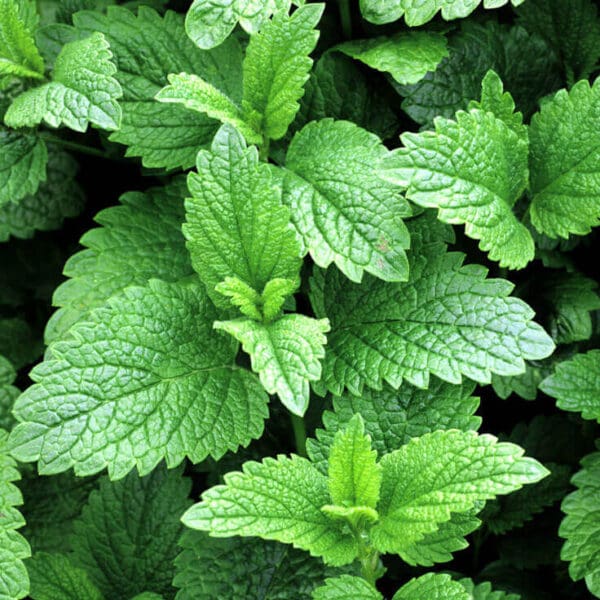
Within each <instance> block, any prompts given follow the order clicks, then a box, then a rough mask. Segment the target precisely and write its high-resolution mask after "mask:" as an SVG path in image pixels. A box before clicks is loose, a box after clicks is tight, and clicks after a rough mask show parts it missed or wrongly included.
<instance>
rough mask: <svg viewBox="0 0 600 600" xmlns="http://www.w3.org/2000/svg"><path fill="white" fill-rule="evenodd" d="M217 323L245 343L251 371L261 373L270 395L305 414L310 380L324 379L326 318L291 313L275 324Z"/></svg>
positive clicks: (245, 320)
mask: <svg viewBox="0 0 600 600" xmlns="http://www.w3.org/2000/svg"><path fill="white" fill-rule="evenodd" d="M214 326H215V329H220V330H223V331H226V332H227V333H229V334H230V335H232V336H233V337H234V338H235V339H236V340H238V341H239V342H241V343H242V348H243V349H244V352H247V353H248V354H249V355H250V358H251V361H252V370H253V371H255V372H256V373H258V374H259V376H260V381H261V383H262V384H263V386H264V388H265V389H266V390H267V392H269V394H277V395H278V396H279V399H280V400H281V402H282V403H283V405H284V406H285V407H286V408H287V409H288V410H290V411H291V412H292V413H294V414H296V415H299V416H302V415H304V413H305V412H306V409H307V408H308V401H309V397H310V387H309V381H318V380H319V379H320V378H321V359H322V358H323V357H324V356H325V349H324V345H325V344H326V343H327V338H326V337H325V335H324V334H325V333H327V332H328V331H329V321H328V320H327V319H320V320H316V319H311V318H310V317H306V316H304V315H298V314H289V315H283V316H282V317H281V318H279V319H277V320H276V321H273V322H272V323H259V322H257V321H254V320H252V319H237V320H234V321H216V322H215V324H214Z"/></svg>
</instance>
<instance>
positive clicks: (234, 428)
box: [11, 280, 268, 479]
mask: <svg viewBox="0 0 600 600" xmlns="http://www.w3.org/2000/svg"><path fill="white" fill-rule="evenodd" d="M157 307H160V310H157ZM216 318H217V313H216V311H215V309H214V307H213V306H212V305H211V303H210V301H209V300H208V298H207V296H206V295H205V292H204V290H203V288H202V286H200V285H199V284H197V283H195V282H193V281H192V282H188V283H179V284H169V283H164V282H161V281H159V280H152V281H150V283H149V285H148V286H146V287H129V288H126V289H125V290H124V291H123V292H122V293H120V294H119V295H116V296H113V297H112V298H111V299H110V300H109V301H108V302H107V303H106V304H105V305H104V306H103V307H102V308H99V309H98V310H96V311H94V312H92V313H91V315H90V316H89V320H87V321H83V322H80V323H78V324H77V325H75V326H74V327H73V328H72V329H71V330H70V333H71V334H72V335H71V336H70V337H69V339H68V340H66V341H61V342H56V343H54V344H53V345H52V346H51V347H50V352H51V355H52V356H53V357H55V358H53V359H52V360H47V361H45V362H43V363H42V364H40V365H38V366H37V367H36V368H35V369H34V370H33V371H32V373H31V376H32V378H33V379H34V380H35V381H37V382H38V383H37V384H36V385H34V386H32V387H30V388H28V390H27V392H26V393H25V394H22V395H21V397H20V399H19V400H18V402H17V404H16V406H15V416H16V417H17V419H19V420H20V421H22V423H21V424H19V425H17V427H16V428H15V429H14V430H13V432H12V437H11V445H12V448H13V452H14V454H15V456H16V457H20V458H21V459H22V460H24V461H27V462H31V461H34V460H37V461H39V464H38V468H39V471H40V473H48V474H52V473H59V472H61V471H65V470H66V469H68V468H69V467H71V466H73V467H74V468H75V472H76V473H77V474H80V475H88V474H92V473H96V472H98V471H100V470H101V469H103V468H104V467H106V466H108V471H109V474H110V476H111V477H112V478H115V479H117V478H121V477H123V476H125V475H126V474H127V473H128V472H129V471H130V470H131V468H132V467H133V466H137V467H138V470H139V472H140V474H145V473H148V472H150V471H151V470H152V469H153V468H154V467H155V466H156V464H157V463H158V462H159V461H160V460H161V459H163V458H166V460H167V464H168V465H169V466H175V465H177V464H179V463H180V462H181V461H182V460H183V459H184V457H186V456H188V457H189V458H190V459H191V460H192V461H194V462H198V461H200V460H203V459H204V458H206V457H207V456H209V455H211V456H213V457H215V458H217V459H218V458H220V457H221V456H222V455H223V454H224V453H225V452H226V451H227V450H235V449H236V448H237V447H238V446H240V445H246V444H248V443H249V442H250V440H251V439H253V438H256V437H259V436H260V434H261V433H262V430H263V421H264V419H265V417H266V416H267V407H266V405H267V401H268V398H267V396H266V394H265V393H264V391H263V390H262V387H261V385H260V383H259V381H258V379H257V378H255V376H254V375H253V374H251V373H249V372H248V371H246V370H244V369H240V368H239V367H236V366H235V365H234V359H235V355H236V351H237V344H235V343H234V341H233V340H231V341H230V340H229V339H228V338H227V337H225V336H222V335H219V334H216V333H215V332H214V331H213V329H212V323H213V321H214V320H215V319H216ZM215 399H218V402H216V401H215Z"/></svg>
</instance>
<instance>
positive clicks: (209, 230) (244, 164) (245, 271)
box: [183, 125, 301, 305]
mask: <svg viewBox="0 0 600 600" xmlns="http://www.w3.org/2000/svg"><path fill="white" fill-rule="evenodd" d="M188 187H189V190H190V193H191V195H192V197H191V198H188V199H187V200H186V203H185V208H186V215H187V223H186V224H185V225H184V227H183V231H184V234H185V236H186V238H187V240H188V249H189V251H190V254H191V256H192V264H193V265H194V268H195V269H196V271H197V272H198V273H199V275H200V279H201V280H202V281H203V282H204V283H205V284H206V286H207V288H208V292H209V294H210V296H211V298H213V299H214V301H215V302H217V303H218V304H220V305H225V304H224V299H223V297H222V296H221V295H220V294H218V293H216V292H215V291H214V288H215V286H216V285H217V284H218V283H220V282H221V281H223V280H224V279H225V278H226V277H229V276H235V277H237V278H238V279H240V280H241V281H242V282H244V283H247V284H248V285H250V286H251V287H252V288H254V290H255V291H257V292H259V293H260V292H262V291H263V289H264V287H265V285H266V284H267V283H268V282H269V280H271V279H274V278H283V279H296V278H297V276H298V271H299V269H300V263H301V261H300V249H299V246H298V243H297V242H296V238H295V234H294V231H293V229H292V227H291V225H290V222H289V211H288V209H287V208H286V207H284V206H283V205H282V204H281V197H280V192H279V190H278V189H277V188H276V187H275V185H274V184H273V182H272V178H271V171H270V169H269V167H268V166H267V165H266V164H264V163H259V160H258V152H257V150H256V148H255V147H253V146H251V147H246V143H245V142H244V138H243V137H242V136H241V135H240V134H239V133H238V132H237V131H236V130H235V129H233V127H231V126H229V125H224V126H223V127H222V128H221V129H220V130H219V133H218V134H217V135H216V136H215V139H214V141H213V144H212V148H211V150H210V151H206V150H203V151H201V152H199V153H198V158H197V173H191V174H190V175H189V176H188Z"/></svg>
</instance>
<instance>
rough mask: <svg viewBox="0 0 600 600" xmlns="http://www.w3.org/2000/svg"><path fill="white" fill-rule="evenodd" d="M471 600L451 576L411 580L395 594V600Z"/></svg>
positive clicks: (434, 575)
mask: <svg viewBox="0 0 600 600" xmlns="http://www.w3.org/2000/svg"><path fill="white" fill-rule="evenodd" d="M425 598H427V600H470V599H471V597H470V595H469V594H468V592H467V591H466V590H465V588H464V587H462V586H461V585H460V583H458V582H457V581H452V579H450V575H444V574H441V573H427V575H422V576H421V577H416V578H415V579H411V580H410V581H409V582H408V583H407V584H405V585H403V586H402V587H401V588H400V589H399V590H398V591H397V592H396V593H395V594H394V598H393V600H425Z"/></svg>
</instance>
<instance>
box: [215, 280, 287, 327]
mask: <svg viewBox="0 0 600 600" xmlns="http://www.w3.org/2000/svg"><path fill="white" fill-rule="evenodd" d="M286 281H287V280H286ZM215 290H216V291H217V292H219V294H221V295H223V296H225V297H226V298H229V302H231V304H232V305H233V306H237V307H238V308H239V309H240V312H241V313H242V314H243V315H246V316H247V317H250V318H251V319H254V320H255V321H262V320H263V315H262V312H261V310H260V309H261V307H262V295H261V294H259V293H258V292H257V291H256V290H255V289H254V288H253V287H251V286H249V285H248V284H247V283H244V282H243V281H240V280H239V279H238V278H237V277H225V279H224V280H223V281H221V283H218V284H217V285H216V286H215Z"/></svg>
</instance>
